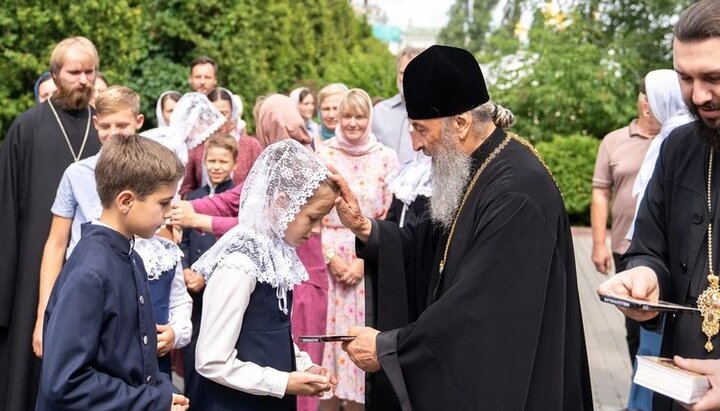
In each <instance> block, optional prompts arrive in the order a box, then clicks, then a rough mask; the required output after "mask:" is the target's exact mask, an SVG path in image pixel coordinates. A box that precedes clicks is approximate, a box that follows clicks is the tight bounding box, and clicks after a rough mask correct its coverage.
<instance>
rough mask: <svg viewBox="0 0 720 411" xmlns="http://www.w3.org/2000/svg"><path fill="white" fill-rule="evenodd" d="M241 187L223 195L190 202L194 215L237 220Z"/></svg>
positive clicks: (237, 186)
mask: <svg viewBox="0 0 720 411" xmlns="http://www.w3.org/2000/svg"><path fill="white" fill-rule="evenodd" d="M242 187H243V185H242V184H239V185H236V186H235V187H233V188H232V189H230V190H228V191H225V192H224V193H221V194H217V195H214V196H212V197H203V198H198V199H197V200H192V201H191V202H190V204H192V206H193V209H194V210H195V212H196V213H200V214H207V215H210V216H215V217H232V218H234V219H235V220H237V214H238V210H239V208H240V193H241V192H242Z"/></svg>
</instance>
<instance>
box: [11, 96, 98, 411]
mask: <svg viewBox="0 0 720 411" xmlns="http://www.w3.org/2000/svg"><path fill="white" fill-rule="evenodd" d="M55 107H56V109H57V112H58V115H59V116H60V119H61V120H62V122H63V126H64V127H65V130H66V131H67V133H68V137H69V139H70V142H71V144H72V146H73V150H74V151H75V153H76V154H77V153H78V152H79V150H80V146H81V144H82V140H83V136H84V135H85V128H86V125H87V120H88V112H87V110H85V109H83V110H80V111H77V112H75V111H65V110H60V109H59V108H58V106H57V104H56V105H55ZM94 113H95V112H94V110H92V114H94ZM99 149H100V141H99V140H98V137H97V131H96V130H95V127H93V125H92V124H90V133H89V136H88V140H87V143H86V145H85V149H84V151H83V153H82V158H86V157H89V156H91V155H94V154H96V153H97V152H98V150H99ZM72 162H73V157H72V155H71V154H70V149H69V148H68V145H67V142H66V141H65V138H64V137H63V134H62V132H61V131H60V127H59V126H58V123H57V120H56V119H55V116H54V115H53V113H52V111H51V109H50V106H49V105H48V103H47V102H45V103H42V104H39V105H37V106H35V107H33V108H31V109H30V110H28V111H26V112H24V113H23V114H21V115H20V116H19V117H18V118H16V119H15V121H14V122H13V123H12V124H11V125H10V128H9V130H8V132H7V134H6V135H5V140H4V141H3V142H2V146H0V219H2V223H1V224H2V229H0V285H1V286H0V370H3V371H2V372H0V409H1V410H12V411H14V410H29V409H32V408H33V407H34V404H35V398H36V396H37V385H38V379H39V376H40V374H39V371H40V362H39V361H38V360H37V359H36V358H35V355H34V354H33V352H32V331H33V328H34V327H35V319H36V313H37V302H38V282H39V274H40V261H41V259H42V251H43V246H44V245H45V240H47V236H48V231H49V229H50V221H51V220H52V213H51V212H50V207H51V206H52V203H53V200H54V199H55V193H56V191H57V187H58V185H59V184H60V178H61V177H62V174H63V172H64V171H65V168H67V166H68V165H70V164H71V163H72Z"/></svg>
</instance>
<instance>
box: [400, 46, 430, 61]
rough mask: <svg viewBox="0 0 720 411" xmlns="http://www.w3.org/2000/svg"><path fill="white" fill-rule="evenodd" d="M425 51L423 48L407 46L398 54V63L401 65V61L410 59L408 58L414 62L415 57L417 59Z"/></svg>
mask: <svg viewBox="0 0 720 411" xmlns="http://www.w3.org/2000/svg"><path fill="white" fill-rule="evenodd" d="M424 50H425V49H423V48H422V47H413V46H406V47H404V48H403V49H402V50H400V52H399V53H398V54H397V60H396V62H397V64H398V65H399V64H400V60H401V59H402V58H403V57H408V58H410V60H412V59H414V58H415V57H417V55H418V54H420V53H422V52H423V51H424Z"/></svg>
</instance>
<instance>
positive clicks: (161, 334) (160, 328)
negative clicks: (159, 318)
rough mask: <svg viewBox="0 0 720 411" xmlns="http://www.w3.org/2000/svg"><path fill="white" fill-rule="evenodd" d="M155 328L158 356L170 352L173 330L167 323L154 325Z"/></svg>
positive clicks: (173, 337) (173, 341)
mask: <svg viewBox="0 0 720 411" xmlns="http://www.w3.org/2000/svg"><path fill="white" fill-rule="evenodd" d="M156 328H157V343H158V346H157V353H158V357H162V356H163V355H165V354H167V353H169V352H170V350H171V349H172V346H173V344H175V330H173V329H172V327H170V326H169V325H160V324H157V325H156Z"/></svg>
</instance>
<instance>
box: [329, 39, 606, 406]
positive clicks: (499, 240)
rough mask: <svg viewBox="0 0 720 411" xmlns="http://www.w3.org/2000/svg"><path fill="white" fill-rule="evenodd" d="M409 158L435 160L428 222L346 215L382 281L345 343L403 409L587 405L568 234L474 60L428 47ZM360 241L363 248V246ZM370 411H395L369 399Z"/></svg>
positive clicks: (414, 74)
mask: <svg viewBox="0 0 720 411" xmlns="http://www.w3.org/2000/svg"><path fill="white" fill-rule="evenodd" d="M403 88H404V90H405V98H406V104H407V110H408V117H409V118H410V133H411V136H412V140H413V148H414V149H415V150H423V151H424V152H425V153H426V154H428V155H430V156H431V157H432V160H433V175H434V178H435V181H434V191H433V196H432V198H431V200H430V214H431V219H430V220H428V221H426V222H424V223H422V224H420V225H418V226H417V227H412V226H411V227H409V228H404V229H399V228H398V226H397V225H395V224H393V223H390V222H385V221H374V220H371V219H369V218H367V217H364V216H363V215H362V214H361V212H360V210H359V208H358V207H357V203H356V202H355V200H354V197H353V195H352V193H351V192H350V191H349V189H348V188H347V185H346V184H344V181H342V179H341V178H339V177H338V180H340V183H341V186H342V187H343V192H342V198H341V199H340V200H338V202H337V205H338V212H339V214H340V216H341V218H342V220H343V223H344V224H345V225H346V226H347V227H349V228H350V229H352V230H353V232H354V233H355V234H356V236H357V237H358V239H359V240H360V242H361V243H358V251H359V256H361V257H362V258H364V259H365V267H366V270H367V271H366V275H367V276H368V278H371V279H372V281H375V282H377V295H376V298H375V304H377V306H376V310H375V312H376V313H377V316H376V318H375V319H374V320H375V324H374V325H375V326H376V327H377V328H379V330H380V331H378V330H377V329H374V328H370V327H353V329H351V330H350V331H349V332H350V334H353V335H357V338H356V339H355V340H354V341H353V342H351V343H345V344H344V348H345V349H346V351H348V353H349V355H350V358H351V359H352V360H353V362H355V364H356V365H358V366H359V367H360V368H362V369H364V370H366V371H370V372H377V371H380V370H382V372H383V373H384V376H385V377H387V379H388V380H389V382H390V385H391V386H392V389H393V392H394V393H395V396H396V397H397V399H398V400H399V407H401V408H402V409H403V410H410V409H412V410H441V409H443V410H573V411H575V410H591V409H592V407H593V403H592V394H591V391H590V377H589V371H588V365H587V355H586V350H585V338H584V335H583V326H582V316H581V312H580V302H579V298H578V291H577V281H576V276H575V262H574V256H573V247H572V239H571V234H570V226H569V222H568V218H567V214H566V212H565V208H564V205H563V202H562V198H561V197H560V193H559V191H558V188H557V186H556V184H555V182H554V181H553V178H552V176H551V175H550V173H549V171H548V170H547V169H546V167H545V166H544V164H543V163H542V161H541V160H540V159H539V158H538V157H537V155H536V154H535V152H534V150H533V149H532V147H531V146H530V145H529V144H528V143H526V142H524V140H521V139H519V138H518V137H517V136H515V135H512V134H508V133H506V132H505V130H503V128H505V127H508V126H510V125H511V124H512V122H513V121H514V118H513V116H512V113H510V112H509V111H507V110H506V109H504V108H502V107H500V106H497V105H495V104H493V103H491V102H489V96H488V93H487V89H486V87H485V82H484V79H483V76H482V72H481V70H480V67H479V65H478V63H477V61H476V60H475V58H474V57H473V56H472V55H471V54H470V53H469V52H467V51H465V50H462V49H458V48H454V47H446V46H433V47H430V48H429V49H427V50H426V51H425V52H423V53H422V54H420V55H419V56H418V57H416V58H415V59H414V60H413V61H412V62H410V64H409V65H408V66H407V68H406V70H405V78H404V81H403ZM363 243H364V244H363ZM375 388H376V387H373V386H370V387H368V391H370V390H373V391H372V392H371V393H370V397H371V398H370V401H369V402H368V409H376V410H377V409H393V408H396V407H397V405H396V406H395V407H394V406H391V405H389V403H388V402H387V401H386V400H382V401H378V400H376V399H373V398H372V396H373V395H374V394H375V393H377V394H381V393H379V392H378V390H376V389H375Z"/></svg>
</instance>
